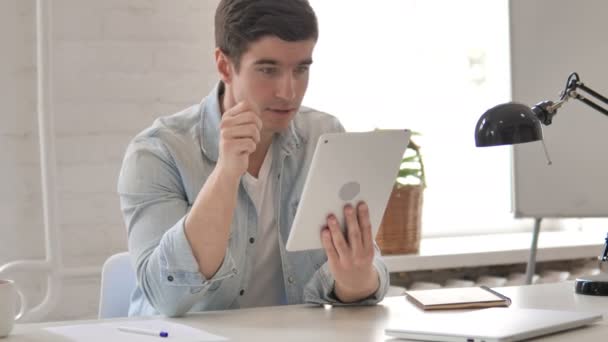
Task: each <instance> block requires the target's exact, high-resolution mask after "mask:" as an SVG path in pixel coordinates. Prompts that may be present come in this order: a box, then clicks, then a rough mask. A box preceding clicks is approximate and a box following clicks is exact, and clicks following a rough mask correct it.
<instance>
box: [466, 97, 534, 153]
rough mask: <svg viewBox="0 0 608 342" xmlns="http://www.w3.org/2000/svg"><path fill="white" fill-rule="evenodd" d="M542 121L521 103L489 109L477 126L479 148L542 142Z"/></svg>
mask: <svg viewBox="0 0 608 342" xmlns="http://www.w3.org/2000/svg"><path fill="white" fill-rule="evenodd" d="M542 138H543V131H542V128H541V124H540V120H539V119H538V118H537V117H536V115H535V114H534V112H533V111H532V109H531V108H530V107H528V106H526V105H524V104H521V103H515V102H510V103H504V104H501V105H498V106H496V107H493V108H490V109H488V111H486V112H485V113H484V114H483V115H482V116H481V117H480V118H479V121H477V125H476V126H475V145H477V147H485V146H497V145H512V144H519V143H526V142H530V141H536V140H542Z"/></svg>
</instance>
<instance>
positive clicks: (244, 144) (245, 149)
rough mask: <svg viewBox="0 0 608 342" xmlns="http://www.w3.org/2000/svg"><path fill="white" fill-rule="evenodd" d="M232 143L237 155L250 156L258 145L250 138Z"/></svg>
mask: <svg viewBox="0 0 608 342" xmlns="http://www.w3.org/2000/svg"><path fill="white" fill-rule="evenodd" d="M234 142H235V146H236V147H235V149H236V151H237V153H238V154H243V153H246V154H251V153H253V152H255V150H256V148H257V147H258V144H257V143H256V142H255V141H253V139H251V138H242V139H236V140H234Z"/></svg>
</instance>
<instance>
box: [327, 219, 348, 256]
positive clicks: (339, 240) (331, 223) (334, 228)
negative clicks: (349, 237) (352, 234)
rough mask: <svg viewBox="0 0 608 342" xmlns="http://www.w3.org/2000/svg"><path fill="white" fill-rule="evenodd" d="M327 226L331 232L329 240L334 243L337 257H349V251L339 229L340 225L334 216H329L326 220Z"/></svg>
mask: <svg viewBox="0 0 608 342" xmlns="http://www.w3.org/2000/svg"><path fill="white" fill-rule="evenodd" d="M327 226H328V227H329V231H330V232H331V239H332V241H333V243H334V247H335V248H336V251H338V256H339V257H340V258H347V257H348V256H349V255H350V253H349V252H350V249H349V247H348V243H347V242H346V239H345V238H344V233H342V230H341V229H340V224H339V223H338V220H337V219H336V217H335V216H334V215H330V216H329V217H328V218H327Z"/></svg>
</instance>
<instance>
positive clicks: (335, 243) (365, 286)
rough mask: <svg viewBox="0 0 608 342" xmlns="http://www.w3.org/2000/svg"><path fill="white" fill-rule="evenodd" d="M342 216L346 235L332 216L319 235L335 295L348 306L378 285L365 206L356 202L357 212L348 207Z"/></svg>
mask: <svg viewBox="0 0 608 342" xmlns="http://www.w3.org/2000/svg"><path fill="white" fill-rule="evenodd" d="M344 217H345V218H346V227H347V231H346V234H344V233H342V231H341V230H340V226H339V224H338V221H337V219H336V218H335V216H333V215H330V216H329V217H328V218H327V228H325V229H323V231H322V232H321V241H322V242H323V247H324V248H325V252H326V253H327V261H328V263H329V269H330V271H331V273H332V274H333V276H334V279H335V285H334V286H335V288H334V292H335V294H336V296H337V297H338V299H339V300H340V301H342V302H344V303H349V302H356V301H358V300H361V299H364V298H366V297H369V296H370V295H372V294H373V293H375V292H376V291H377V290H378V287H379V286H380V282H379V280H378V272H376V269H375V268H374V266H373V263H372V262H373V260H374V243H373V238H372V227H371V223H370V220H369V209H368V207H367V205H366V204H365V203H363V202H362V203H359V204H358V206H357V210H356V211H355V208H353V207H352V206H351V205H350V204H349V205H347V206H346V207H344ZM345 235H346V236H345Z"/></svg>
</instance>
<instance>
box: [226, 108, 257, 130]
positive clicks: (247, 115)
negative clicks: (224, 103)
mask: <svg viewBox="0 0 608 342" xmlns="http://www.w3.org/2000/svg"><path fill="white" fill-rule="evenodd" d="M222 121H223V123H224V125H226V126H230V127H232V126H239V125H248V124H254V125H255V126H257V127H258V129H262V120H261V119H260V117H259V116H258V115H257V114H256V113H255V112H252V111H246V112H243V113H241V114H239V115H237V116H229V117H224V118H222Z"/></svg>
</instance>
